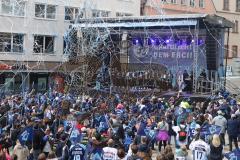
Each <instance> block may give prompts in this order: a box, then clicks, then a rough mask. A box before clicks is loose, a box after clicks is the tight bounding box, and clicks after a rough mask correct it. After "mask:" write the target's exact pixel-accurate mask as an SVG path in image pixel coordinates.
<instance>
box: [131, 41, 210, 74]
mask: <svg viewBox="0 0 240 160" xmlns="http://www.w3.org/2000/svg"><path fill="white" fill-rule="evenodd" d="M196 47H197V48H198V49H197V56H198V58H197V60H198V62H197V63H198V67H200V68H204V66H206V56H205V45H204V44H202V45H196ZM129 53H130V54H129V63H144V64H162V65H164V66H166V67H167V68H168V69H170V70H178V69H179V68H181V69H187V70H191V69H192V66H193V63H194V45H193V44H191V45H177V44H168V45H151V46H149V45H143V46H142V45H132V46H131V47H130V48H129Z"/></svg>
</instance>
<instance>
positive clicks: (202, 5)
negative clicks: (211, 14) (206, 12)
mask: <svg viewBox="0 0 240 160" xmlns="http://www.w3.org/2000/svg"><path fill="white" fill-rule="evenodd" d="M199 7H200V8H204V7H205V0H199Z"/></svg>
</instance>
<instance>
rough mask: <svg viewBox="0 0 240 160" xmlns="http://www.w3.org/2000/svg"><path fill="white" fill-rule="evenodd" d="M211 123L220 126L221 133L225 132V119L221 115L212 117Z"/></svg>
mask: <svg viewBox="0 0 240 160" xmlns="http://www.w3.org/2000/svg"><path fill="white" fill-rule="evenodd" d="M212 124H215V125H217V126H220V127H222V130H221V133H225V132H226V128H227V120H226V118H224V117H223V116H222V115H218V116H216V117H214V118H213V121H212Z"/></svg>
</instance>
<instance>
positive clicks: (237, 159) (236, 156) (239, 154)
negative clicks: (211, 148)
mask: <svg viewBox="0 0 240 160" xmlns="http://www.w3.org/2000/svg"><path fill="white" fill-rule="evenodd" d="M224 156H225V157H226V158H227V159H228V160H240V150H239V149H235V150H234V151H232V152H229V153H226V154H225V155H224Z"/></svg>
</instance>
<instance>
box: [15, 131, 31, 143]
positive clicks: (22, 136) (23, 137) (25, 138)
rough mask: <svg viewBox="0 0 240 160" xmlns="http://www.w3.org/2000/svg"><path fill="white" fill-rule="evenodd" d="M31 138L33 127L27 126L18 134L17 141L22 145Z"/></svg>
mask: <svg viewBox="0 0 240 160" xmlns="http://www.w3.org/2000/svg"><path fill="white" fill-rule="evenodd" d="M32 138H33V128H32V127H27V128H25V129H24V131H23V132H22V133H21V134H20V135H19V138H18V139H19V142H20V143H21V144H22V145H23V144H25V143H26V142H28V141H32Z"/></svg>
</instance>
